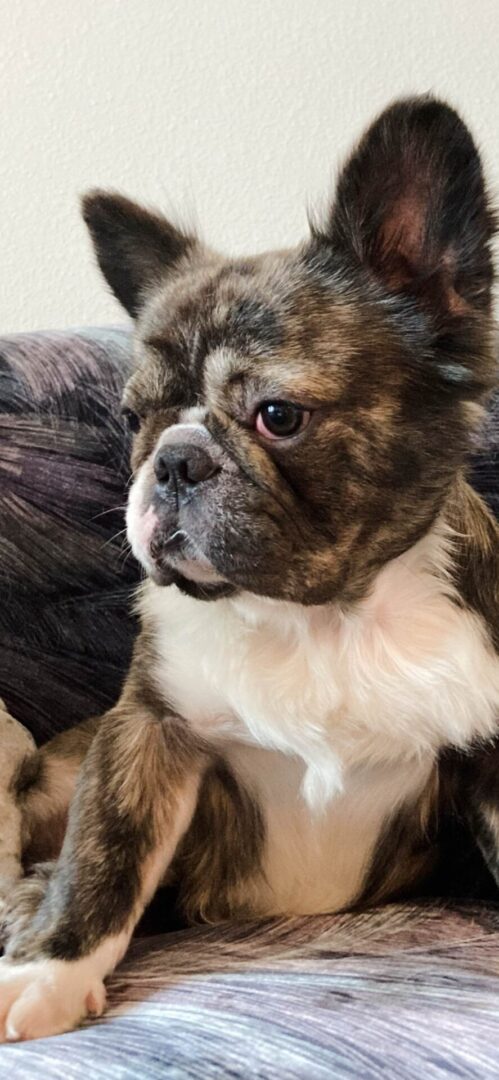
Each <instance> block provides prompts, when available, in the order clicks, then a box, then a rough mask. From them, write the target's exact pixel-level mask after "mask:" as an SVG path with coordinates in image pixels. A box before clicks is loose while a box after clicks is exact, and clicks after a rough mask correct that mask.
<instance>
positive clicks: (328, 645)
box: [140, 530, 499, 911]
mask: <svg viewBox="0 0 499 1080" xmlns="http://www.w3.org/2000/svg"><path fill="white" fill-rule="evenodd" d="M446 561H447V555H446V544H445V543H444V540H443V538H442V536H441V535H440V534H439V532H438V531H437V530H435V532H434V533H433V534H431V535H430V536H428V537H427V538H425V539H424V540H422V541H421V542H420V543H419V544H417V545H416V546H415V547H414V548H413V549H412V550H411V551H410V552H408V553H406V554H405V555H403V556H402V557H400V558H399V559H396V560H394V561H393V562H391V563H390V564H388V565H387V566H386V567H385V568H384V569H383V570H382V571H381V572H380V574H379V576H378V578H377V580H376V582H375V585H374V588H373V590H372V592H371V595H370V596H369V597H368V598H367V599H366V600H364V601H362V602H361V603H359V604H358V605H357V606H356V607H355V608H351V609H350V610H348V611H347V610H342V609H341V608H340V607H339V606H337V605H329V606H323V607H301V606H299V605H295V604H289V603H283V602H277V601H271V600H266V599H263V598H259V597H256V596H252V595H250V594H242V595H239V596H237V597H235V598H229V599H226V600H219V601H217V602H216V603H215V604H203V603H200V602H199V601H196V600H193V599H191V598H189V597H186V596H184V595H182V594H181V593H180V592H179V591H178V590H176V589H175V588H169V589H165V590H162V589H161V588H159V587H157V586H155V585H154V584H153V583H151V582H148V583H146V585H145V587H144V591H143V593H142V598H141V601H140V607H141V611H142V614H143V616H144V618H145V621H146V625H148V626H149V627H151V628H152V629H153V630H154V632H155V635H156V648H157V650H158V654H159V657H160V660H159V663H158V666H157V670H156V681H157V684H158V687H159V688H160V690H161V692H162V693H163V694H164V696H165V699H166V700H168V702H169V703H170V704H172V705H174V706H175V707H176V708H177V709H178V711H179V713H180V714H181V715H182V716H184V717H185V718H186V719H188V720H189V721H190V722H191V723H192V724H193V726H194V727H195V728H196V729H197V730H198V731H199V732H201V733H202V735H203V736H204V738H208V739H211V740H213V741H214V742H216V743H217V744H218V746H219V747H220V749H221V751H222V752H223V753H224V754H225V756H227V758H228V759H229V760H230V761H231V763H232V764H233V766H234V767H235V768H236V770H239V771H240V772H241V773H242V774H243V775H244V779H245V780H246V783H247V784H248V786H249V787H250V789H251V790H253V791H254V792H255V794H257V795H258V797H259V801H260V803H261V805H262V809H263V813H264V815H265V817H266V821H267V834H268V851H267V856H269V852H271V851H274V853H275V863H278V862H279V852H280V851H281V852H282V850H283V849H284V847H285V846H286V845H288V846H289V845H290V834H292V833H293V832H294V833H295V834H296V835H295V841H296V842H295V843H294V845H293V844H291V847H292V848H293V847H294V850H295V855H294V864H295V867H296V866H297V865H300V860H301V865H302V867H303V873H302V874H301V875H300V874H298V877H299V878H300V881H298V882H296V881H295V885H294V899H293V888H288V884H289V883H288V884H286V886H285V888H284V889H282V888H281V882H280V879H281V878H282V877H283V876H284V877H286V873H285V872H283V870H282V867H281V869H279V867H278V866H277V865H275V863H274V866H275V873H274V866H273V865H271V863H272V858H273V857H268V858H267V859H266V871H267V873H268V874H269V875H270V878H269V880H270V882H271V886H272V888H273V889H274V893H276V895H277V896H279V898H281V899H284V896H285V895H286V897H287V900H286V908H285V909H286V910H300V911H301V910H327V909H329V910H331V909H332V907H333V906H334V907H337V906H343V904H345V903H347V902H348V900H349V899H351V897H352V896H353V895H354V892H352V889H353V888H354V883H356V884H355V887H356V885H358V880H359V875H361V872H362V867H363V866H365V863H366V859H367V858H368V855H369V852H370V851H371V850H372V847H373V845H374V844H375V842H376V836H377V835H378V833H379V830H380V828H381V827H382V824H383V821H384V820H385V819H386V817H387V815H389V814H390V813H392V812H393V810H394V809H395V808H396V807H397V806H398V805H400V804H401V803H402V802H403V801H404V800H405V799H407V798H408V797H410V796H411V795H416V794H417V793H418V791H420V790H421V789H422V787H423V786H424V784H425V782H426V780H427V777H428V775H429V772H430V770H431V767H432V764H433V762H434V759H435V755H436V754H437V753H438V751H439V750H440V749H441V748H442V747H444V746H455V747H465V746H467V745H468V744H469V743H470V742H471V741H472V740H474V739H476V738H482V737H487V736H490V735H491V734H492V733H493V732H494V731H495V730H496V726H497V716H498V712H499V660H498V658H497V656H496V654H495V653H494V651H493V649H492V647H491V644H490V642H489V640H488V637H487V634H486V630H485V627H484V624H483V621H482V620H481V619H480V618H479V616H477V615H475V614H474V613H472V612H471V611H468V610H463V609H462V608H460V607H459V606H458V605H457V604H456V603H455V602H454V600H453V590H452V586H451V584H450V582H449V580H448V578H447V575H446V569H445V566H446ZM245 746H246V747H253V748H261V749H264V750H265V751H266V752H267V754H266V756H265V765H264V764H263V761H264V759H263V758H262V756H261V755H258V754H254V753H253V754H250V753H249V752H246V753H244V751H243V748H244V747H245ZM268 751H273V753H271V754H270V756H269V755H268ZM300 762H301V767H300ZM263 774H265V777H266V779H265V782H263V780H262V776H263ZM359 785H360V787H359ZM300 790H301V792H302V794H303V795H304V796H305V800H303V799H301V796H300ZM283 792H285V796H284V795H283ZM359 793H362V798H359ZM280 800H281V801H280ZM276 808H277V809H276ZM281 811H282V812H281ZM359 815H360V816H359ZM354 818H355V823H354ZM297 822H298V824H297ZM314 844H315V849H316V851H317V858H316V860H315V863H314V866H315V869H314V874H319V875H322V876H323V878H324V875H325V876H326V877H329V878H330V877H331V874H329V873H328V872H326V871H325V870H324V869H321V867H322V868H324V867H325V866H326V865H329V866H332V865H334V866H335V867H336V869H335V881H334V882H333V883H331V881H329V885H328V884H327V883H326V881H325V880H324V881H319V882H317V881H316V880H314V881H312V880H311V878H312V877H313V875H312V874H311V866H310V865H309V863H310V859H309V856H307V857H306V858H305V855H304V852H305V850H308V851H309V852H310V851H311V850H312V848H313V845H314ZM298 852H300V854H298ZM349 852H350V855H349V854H348V853H349ZM349 860H350V861H349ZM280 861H281V862H282V859H281V860H280ZM347 864H348V865H347ZM296 873H297V871H296V872H295V877H296ZM333 876H334V875H333ZM341 877H342V878H343V883H342V882H341V881H338V879H339V878H341ZM307 880H308V882H309V886H308V891H309V896H308V897H307V895H305V894H306V892H307V884H306V882H307ZM323 884H324V888H323V887H322V885H323ZM354 891H355V890H354ZM261 900H262V898H260V899H259V903H260V901H261ZM288 901H289V903H288ZM316 905H319V906H316Z"/></svg>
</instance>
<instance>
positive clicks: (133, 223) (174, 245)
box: [82, 191, 196, 318]
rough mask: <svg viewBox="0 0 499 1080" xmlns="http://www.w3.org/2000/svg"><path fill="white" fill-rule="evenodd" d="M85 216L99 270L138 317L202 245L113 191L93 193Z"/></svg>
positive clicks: (85, 205)
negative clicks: (150, 296)
mask: <svg viewBox="0 0 499 1080" xmlns="http://www.w3.org/2000/svg"><path fill="white" fill-rule="evenodd" d="M82 213H83V219H84V221H85V223H86V224H87V225H88V228H89V230H90V234H91V237H92V240H93V243H94V247H95V251H96V254H97V259H98V262H99V266H100V268H101V270H102V273H103V274H104V277H105V278H106V281H107V282H108V284H109V285H110V286H111V289H112V290H113V292H114V294H115V296H116V297H117V298H118V300H119V301H120V303H121V304H123V307H124V308H126V310H127V311H128V312H129V314H130V315H132V317H134V318H135V316H136V315H137V314H138V313H139V311H140V309H141V307H142V304H143V302H144V299H145V297H146V296H147V293H148V292H149V291H150V289H151V288H153V287H154V286H155V285H158V284H160V283H161V281H162V280H163V279H164V278H165V277H166V276H167V275H168V272H169V271H170V270H172V269H173V268H174V267H175V266H176V264H177V263H178V262H179V261H180V259H181V258H182V257H183V256H185V255H187V254H188V253H189V251H190V250H191V249H192V248H193V247H194V245H195V244H196V240H195V238H194V237H192V236H188V235H186V234H184V233H182V232H181V231H180V230H179V229H177V228H175V226H174V225H170V222H169V221H167V219H166V218H164V217H162V216H161V215H160V214H156V213H152V212H151V211H149V210H145V209H144V208H143V207H142V206H138V205H137V203H134V202H132V201H131V200H130V199H126V198H125V197H124V196H123V195H119V194H118V193H117V192H112V191H90V192H88V194H87V195H84V196H83V199H82Z"/></svg>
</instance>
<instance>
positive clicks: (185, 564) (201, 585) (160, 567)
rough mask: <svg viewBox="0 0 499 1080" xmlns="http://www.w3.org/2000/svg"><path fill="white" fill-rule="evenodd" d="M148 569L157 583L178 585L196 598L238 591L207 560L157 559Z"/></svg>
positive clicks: (226, 594)
mask: <svg viewBox="0 0 499 1080" xmlns="http://www.w3.org/2000/svg"><path fill="white" fill-rule="evenodd" d="M147 570H148V574H149V577H150V578H151V579H152V580H153V581H154V583H155V584H156V585H161V586H168V585H176V586H177V588H178V589H180V592H183V593H184V594H185V595H186V596H192V597H194V599H196V600H219V599H220V598H221V597H224V596H231V595H232V594H233V593H234V592H236V591H237V589H236V587H235V586H234V585H231V584H230V582H228V581H226V580H225V579H224V578H223V577H221V576H220V574H218V573H217V572H216V570H215V569H214V568H213V567H212V566H210V564H209V563H208V562H206V561H205V560H198V559H192V558H176V559H174V560H168V559H164V558H162V559H155V560H154V561H153V562H152V563H150V564H149V565H148V567H147Z"/></svg>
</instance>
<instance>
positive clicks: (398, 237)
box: [380, 192, 428, 288]
mask: <svg viewBox="0 0 499 1080" xmlns="http://www.w3.org/2000/svg"><path fill="white" fill-rule="evenodd" d="M427 213H428V200H427V199H425V198H424V197H423V196H422V194H420V193H417V192H412V193H410V194H405V195H401V197H400V198H399V199H397V201H396V202H395V204H394V205H393V206H392V208H391V210H390V213H389V216H388V217H387V219H386V221H385V223H384V225H383V228H382V231H381V245H380V247H381V257H382V261H383V263H384V264H385V265H386V267H387V269H388V283H389V284H390V285H391V286H392V287H393V288H397V287H398V288H400V287H402V286H403V285H407V284H408V283H409V281H411V279H412V278H414V276H415V275H417V274H419V273H421V271H422V270H423V269H424V258H425V252H424V245H425V231H426V229H425V226H426V215H427Z"/></svg>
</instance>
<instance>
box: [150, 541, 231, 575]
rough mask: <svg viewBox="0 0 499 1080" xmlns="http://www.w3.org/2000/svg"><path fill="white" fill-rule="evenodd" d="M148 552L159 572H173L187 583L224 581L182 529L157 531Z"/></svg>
mask: <svg viewBox="0 0 499 1080" xmlns="http://www.w3.org/2000/svg"><path fill="white" fill-rule="evenodd" d="M149 552H150V556H151V558H152V559H153V562H154V564H155V566H156V567H157V569H158V570H159V571H160V572H161V571H162V570H166V571H168V570H175V571H176V572H177V573H178V574H181V576H182V577H185V578H188V580H189V581H194V582H200V583H201V584H212V583H213V584H219V583H222V582H224V581H225V578H223V577H222V575H221V574H219V573H218V571H217V570H215V567H214V566H212V564H211V563H210V561H209V560H208V559H207V558H206V556H205V555H203V554H202V552H200V551H199V549H198V548H197V545H196V544H195V543H194V542H193V541H192V540H191V538H190V537H189V535H188V534H187V533H186V532H185V530H184V529H182V528H178V527H174V528H172V530H171V531H170V532H166V533H165V532H163V531H161V530H157V531H156V533H155V535H153V537H152V538H151V542H150V545H149Z"/></svg>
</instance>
